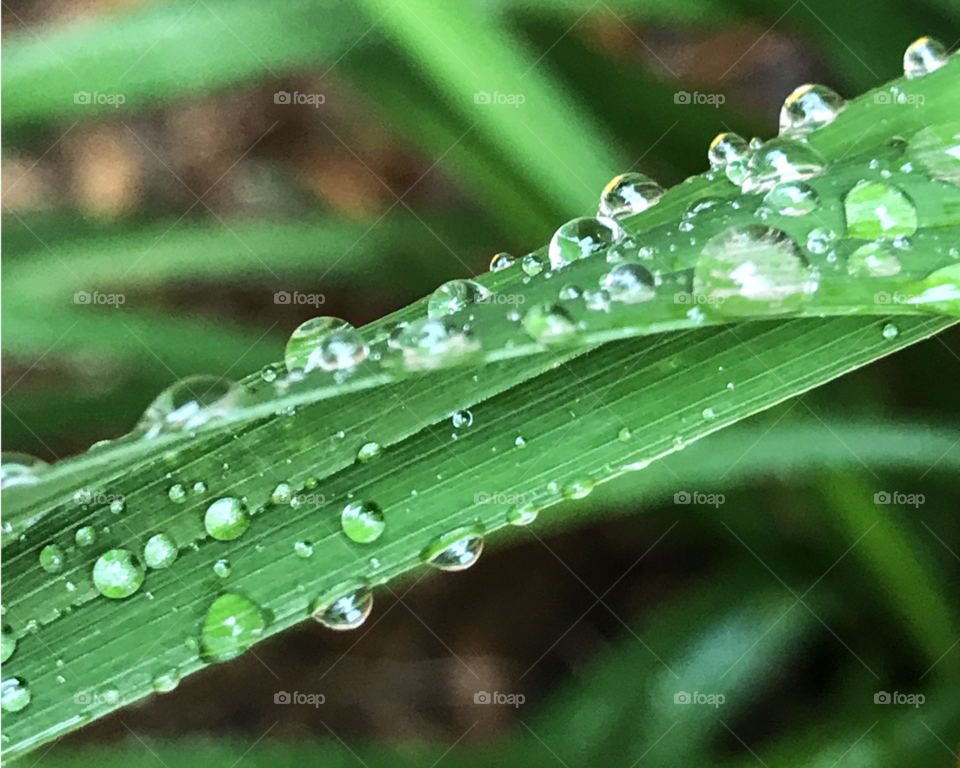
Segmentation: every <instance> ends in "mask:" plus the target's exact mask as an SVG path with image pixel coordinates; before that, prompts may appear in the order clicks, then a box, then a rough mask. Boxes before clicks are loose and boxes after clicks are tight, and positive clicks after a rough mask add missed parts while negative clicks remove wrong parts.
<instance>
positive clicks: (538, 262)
mask: <svg viewBox="0 0 960 768" xmlns="http://www.w3.org/2000/svg"><path fill="white" fill-rule="evenodd" d="M546 265H547V263H546V261H545V260H544V259H543V258H542V257H540V256H538V255H537V254H535V253H528V254H527V255H526V256H524V257H523V263H522V266H523V271H524V272H526V273H527V274H528V275H529V276H530V277H536V276H537V275H539V274H540V273H541V272H543V270H544V267H546Z"/></svg>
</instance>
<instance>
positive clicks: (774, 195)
mask: <svg viewBox="0 0 960 768" xmlns="http://www.w3.org/2000/svg"><path fill="white" fill-rule="evenodd" d="M763 205H764V207H766V208H769V209H770V210H771V211H773V212H774V213H776V214H779V215H780V216H806V215H807V214H808V213H810V212H811V211H815V210H816V209H817V206H818V205H820V198H819V197H818V196H817V193H816V192H815V191H814V189H813V187H811V186H810V185H809V184H806V183H804V182H802V181H788V182H785V183H783V184H777V186H775V187H774V188H773V189H771V190H770V191H769V192H767V195H766V197H764V198H763Z"/></svg>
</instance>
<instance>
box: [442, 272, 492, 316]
mask: <svg viewBox="0 0 960 768" xmlns="http://www.w3.org/2000/svg"><path fill="white" fill-rule="evenodd" d="M489 299H490V291H488V290H487V289H486V288H484V287H483V286H482V285H480V283H478V282H476V281H475V280H451V281H450V282H448V283H444V284H443V285H441V286H440V287H439V288H437V290H435V291H434V292H433V295H432V296H430V299H429V300H428V301H427V316H428V317H433V318H437V317H445V316H446V315H452V314H454V313H456V312H461V311H462V310H464V309H466V308H467V307H470V306H472V305H474V304H482V303H484V302H486V301H489Z"/></svg>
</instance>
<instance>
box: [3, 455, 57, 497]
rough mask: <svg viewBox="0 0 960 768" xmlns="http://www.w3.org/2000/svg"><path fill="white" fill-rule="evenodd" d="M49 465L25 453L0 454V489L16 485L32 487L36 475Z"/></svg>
mask: <svg viewBox="0 0 960 768" xmlns="http://www.w3.org/2000/svg"><path fill="white" fill-rule="evenodd" d="M48 466H49V465H48V464H47V463H46V462H45V461H40V459H35V458H34V457H33V456H29V455H27V454H26V453H14V452H10V451H8V452H5V453H2V454H0V489H2V488H13V487H14V486H16V485H34V484H35V483H37V481H38V480H39V478H38V477H37V475H38V474H39V473H40V472H42V471H43V470H44V469H45V468H46V467H48Z"/></svg>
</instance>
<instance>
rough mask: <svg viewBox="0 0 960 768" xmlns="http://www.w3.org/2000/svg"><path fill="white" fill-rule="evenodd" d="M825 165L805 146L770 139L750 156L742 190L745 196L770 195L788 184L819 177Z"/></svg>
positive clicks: (802, 143) (819, 157) (815, 153)
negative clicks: (762, 193)
mask: <svg viewBox="0 0 960 768" xmlns="http://www.w3.org/2000/svg"><path fill="white" fill-rule="evenodd" d="M826 162H827V161H826V160H825V159H824V157H823V155H821V154H820V153H819V152H817V150H815V149H814V148H813V147H811V146H810V145H809V144H806V143H805V142H802V141H794V140H791V139H781V138H777V139H771V140H770V141H768V142H767V143H766V144H764V145H763V146H762V147H761V148H760V149H758V150H756V151H755V152H754V153H753V154H752V155H751V156H750V160H749V161H748V162H747V170H746V174H745V175H744V178H743V185H742V189H743V191H744V192H745V193H747V194H750V193H756V192H769V191H770V190H771V189H773V188H774V187H775V186H777V184H782V183H784V182H787V181H806V180H807V179H810V178H812V177H814V176H816V175H817V174H818V173H820V172H821V171H822V170H823V168H824V166H825V165H826Z"/></svg>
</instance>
